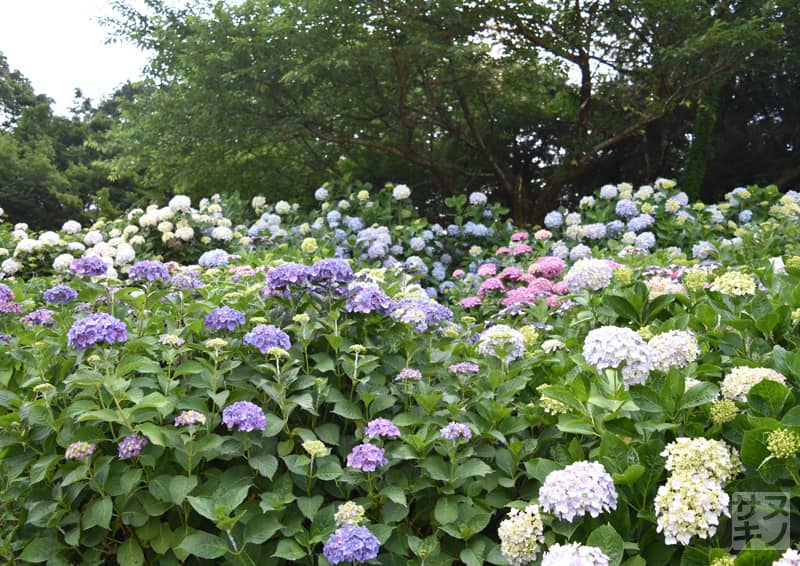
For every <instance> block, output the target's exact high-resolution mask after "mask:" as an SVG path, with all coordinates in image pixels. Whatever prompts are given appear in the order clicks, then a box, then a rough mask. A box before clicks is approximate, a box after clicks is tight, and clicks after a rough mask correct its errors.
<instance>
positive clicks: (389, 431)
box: [365, 418, 400, 438]
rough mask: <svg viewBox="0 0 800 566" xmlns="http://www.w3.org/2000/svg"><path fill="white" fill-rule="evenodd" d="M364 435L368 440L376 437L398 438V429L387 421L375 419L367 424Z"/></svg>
mask: <svg viewBox="0 0 800 566" xmlns="http://www.w3.org/2000/svg"><path fill="white" fill-rule="evenodd" d="M365 434H366V436H368V437H369V438H375V437H376V436H383V437H386V438H397V437H398V436H400V429H399V428H397V426H396V425H395V424H394V423H393V422H392V421H390V420H389V419H384V418H377V419H373V420H371V421H370V422H368V423H367V431H366V433H365Z"/></svg>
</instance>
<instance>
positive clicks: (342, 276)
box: [310, 258, 353, 287]
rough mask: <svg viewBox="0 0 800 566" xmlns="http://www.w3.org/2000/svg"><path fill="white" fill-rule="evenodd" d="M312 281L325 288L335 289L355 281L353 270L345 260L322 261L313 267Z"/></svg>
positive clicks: (311, 272)
mask: <svg viewBox="0 0 800 566" xmlns="http://www.w3.org/2000/svg"><path fill="white" fill-rule="evenodd" d="M310 279H311V281H313V282H314V283H318V284H320V285H322V286H323V287H335V286H337V285H340V284H347V283H350V282H351V281H352V280H353V268H351V267H350V264H349V263H347V262H346V261H344V260H343V259H336V258H332V259H321V260H319V261H318V262H317V263H315V264H314V265H312V266H311V271H310Z"/></svg>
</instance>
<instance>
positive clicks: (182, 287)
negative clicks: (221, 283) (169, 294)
mask: <svg viewBox="0 0 800 566" xmlns="http://www.w3.org/2000/svg"><path fill="white" fill-rule="evenodd" d="M169 284H170V286H171V287H174V288H175V289H178V290H179V291H194V290H196V289H202V288H203V281H202V280H201V279H200V274H199V273H197V272H196V271H184V272H181V273H176V274H175V275H173V276H172V278H171V279H170V280H169Z"/></svg>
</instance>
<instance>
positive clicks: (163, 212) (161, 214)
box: [158, 207, 175, 222]
mask: <svg viewBox="0 0 800 566" xmlns="http://www.w3.org/2000/svg"><path fill="white" fill-rule="evenodd" d="M174 216H175V213H174V212H173V211H172V210H171V209H169V208H168V207H164V208H162V209H159V211H158V220H159V221H160V222H164V221H165V220H172V218H173V217H174Z"/></svg>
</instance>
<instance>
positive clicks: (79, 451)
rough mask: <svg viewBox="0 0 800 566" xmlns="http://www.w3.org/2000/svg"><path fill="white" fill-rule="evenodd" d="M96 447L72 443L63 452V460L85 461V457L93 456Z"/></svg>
mask: <svg viewBox="0 0 800 566" xmlns="http://www.w3.org/2000/svg"><path fill="white" fill-rule="evenodd" d="M96 448H97V445H96V444H94V443H91V442H83V441H78V442H73V443H72V444H70V445H69V446H67V449H66V450H65V451H64V458H66V459H67V460H85V459H86V457H87V456H90V455H92V454H94V451H95V449H96Z"/></svg>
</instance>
